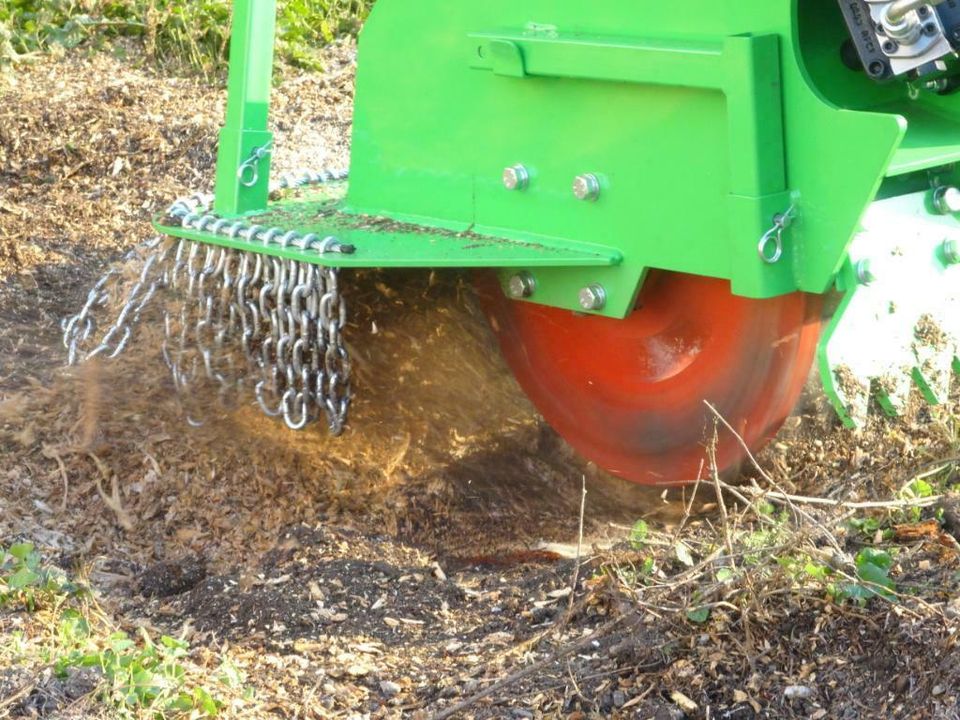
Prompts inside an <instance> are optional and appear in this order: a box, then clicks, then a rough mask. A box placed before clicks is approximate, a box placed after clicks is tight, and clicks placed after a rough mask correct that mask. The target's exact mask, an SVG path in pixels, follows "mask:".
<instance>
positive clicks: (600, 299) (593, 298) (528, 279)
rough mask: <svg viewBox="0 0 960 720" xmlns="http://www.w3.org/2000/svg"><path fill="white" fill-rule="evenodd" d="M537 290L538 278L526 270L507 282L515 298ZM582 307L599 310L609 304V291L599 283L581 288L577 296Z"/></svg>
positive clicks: (530, 295)
mask: <svg viewBox="0 0 960 720" xmlns="http://www.w3.org/2000/svg"><path fill="white" fill-rule="evenodd" d="M536 291H537V280H536V278H535V277H534V276H533V275H532V274H530V273H528V272H526V271H523V272H519V273H517V274H516V275H513V276H512V277H511V278H510V280H509V281H508V282H507V293H508V294H509V295H510V297H511V298H513V299H514V300H527V299H529V298H531V297H533V294H534V293H535V292H536ZM577 301H578V302H579V304H580V307H581V308H582V309H583V310H584V311H586V312H598V311H600V310H603V308H604V307H605V306H606V304H607V291H606V289H605V288H604V287H603V285H600V284H599V283H591V284H590V285H587V286H586V287H585V288H583V289H582V290H580V293H579V295H578V297H577Z"/></svg>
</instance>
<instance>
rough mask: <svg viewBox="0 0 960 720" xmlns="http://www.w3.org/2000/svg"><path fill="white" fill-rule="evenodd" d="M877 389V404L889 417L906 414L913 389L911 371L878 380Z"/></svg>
mask: <svg viewBox="0 0 960 720" xmlns="http://www.w3.org/2000/svg"><path fill="white" fill-rule="evenodd" d="M876 388H877V391H876V397H877V403H878V404H879V405H880V407H881V408H883V411H884V412H885V413H886V414H887V415H889V416H891V417H898V416H900V415H903V414H905V413H906V411H907V404H908V401H909V400H910V391H911V389H912V388H913V380H912V378H911V376H910V373H909V371H904V372H900V373H894V374H892V375H889V376H887V377H882V378H877V380H876Z"/></svg>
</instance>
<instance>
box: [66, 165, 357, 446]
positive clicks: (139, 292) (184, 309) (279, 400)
mask: <svg viewBox="0 0 960 720" xmlns="http://www.w3.org/2000/svg"><path fill="white" fill-rule="evenodd" d="M344 178H346V172H341V171H332V172H321V173H305V174H303V175H299V176H288V177H285V178H283V179H282V180H281V181H280V183H279V185H278V187H279V188H281V189H282V188H298V187H304V186H306V185H313V184H322V183H328V182H332V181H334V180H341V179H344ZM211 204H212V198H211V197H210V196H206V195H194V196H191V197H189V198H186V199H182V200H178V201H177V202H176V203H174V204H173V205H172V206H171V208H170V210H169V215H170V216H171V217H175V218H178V219H179V220H180V222H181V223H182V224H183V226H184V227H191V228H196V229H200V230H205V231H207V232H211V233H216V234H222V235H224V236H227V237H231V238H238V237H240V238H243V239H246V240H248V241H250V242H260V243H261V244H263V245H275V246H280V247H287V246H293V247H298V248H301V249H304V250H314V251H316V252H318V253H332V252H340V253H350V252H354V248H353V246H350V245H345V244H342V243H340V242H339V241H338V240H337V239H336V238H333V237H328V238H323V239H321V238H319V237H318V236H316V235H311V234H308V235H301V234H299V233H296V232H292V231H289V232H288V231H283V230H281V229H279V228H266V227H261V226H257V225H247V224H245V223H243V222H241V221H226V220H224V219H222V218H218V217H216V216H215V215H213V214H212V213H211V212H210V206H211ZM127 259H128V261H129V263H128V264H129V265H134V264H137V266H138V267H140V268H141V270H140V272H139V274H138V276H137V277H136V278H135V280H134V281H133V282H132V283H129V282H124V274H123V272H122V271H121V270H118V269H111V270H109V271H108V272H107V273H106V274H105V275H104V276H103V277H102V278H100V280H99V281H98V282H97V283H96V284H95V285H94V287H93V288H92V289H91V291H90V292H89V294H88V296H87V300H86V303H85V304H84V306H83V308H82V309H81V310H80V312H79V313H77V314H76V315H74V316H73V317H71V318H68V319H66V320H64V322H63V331H64V336H63V342H64V346H65V347H66V348H67V360H68V362H69V363H70V364H71V365H73V364H76V363H78V362H82V361H84V360H87V359H90V358H92V357H96V356H99V355H105V356H106V357H109V358H116V357H118V356H119V355H120V354H121V353H122V352H123V351H124V350H125V349H126V348H127V347H129V346H130V341H131V338H133V336H134V335H135V332H136V329H137V327H138V325H139V324H140V322H141V320H142V319H143V315H144V311H145V310H146V309H147V308H148V306H150V305H151V301H152V300H154V298H155V297H156V296H157V295H158V294H159V295H162V297H163V301H162V303H161V316H162V320H163V331H164V340H163V344H162V348H161V349H162V355H163V359H164V362H165V363H166V365H167V367H168V368H169V370H170V373H171V376H172V378H173V383H174V386H175V387H176V389H177V390H178V392H179V393H180V394H181V396H182V397H190V396H192V395H193V394H194V393H192V392H191V390H192V388H193V386H194V385H195V383H197V382H198V381H201V380H206V381H207V382H211V383H213V385H214V387H216V388H217V389H218V392H219V394H220V396H221V398H222V399H223V400H224V402H227V401H229V400H231V399H232V398H235V397H240V396H242V393H243V392H244V391H245V389H252V390H253V394H254V395H255V397H256V400H257V402H258V404H259V405H260V407H261V409H262V410H263V411H264V412H265V413H266V414H267V415H269V416H271V417H282V418H283V419H284V421H285V422H286V424H287V425H288V426H289V427H290V428H292V429H295V430H300V429H303V428H304V427H306V426H307V424H309V423H310V422H311V421H313V420H315V419H317V418H318V417H320V416H321V415H323V416H325V417H326V420H327V424H328V425H329V428H330V431H331V433H333V434H334V435H339V434H340V433H342V432H343V429H344V426H345V423H346V418H347V411H348V408H349V405H350V358H349V355H348V353H347V349H346V347H345V346H344V344H343V335H342V333H343V328H344V326H345V325H346V321H347V306H346V303H345V302H344V300H343V297H342V295H341V293H340V286H339V273H338V271H337V269H336V268H330V267H326V266H320V265H315V264H313V263H308V262H303V261H298V260H285V259H279V258H274V257H269V256H265V255H263V254H261V253H257V252H252V251H246V250H236V249H231V248H224V247H219V246H214V245H206V244H201V243H196V242H192V241H190V240H179V241H177V240H173V239H169V238H154V239H153V240H151V241H149V242H148V243H145V244H144V245H143V246H141V247H140V248H137V249H136V250H134V251H133V252H132V253H131V254H130V255H129V256H128V258H127ZM160 291H163V292H162V293H161V292H160ZM121 296H122V300H121V301H120V303H119V306H120V311H119V313H118V314H117V316H116V318H115V319H114V321H113V323H112V324H111V325H110V326H109V328H108V329H107V330H106V332H104V333H103V334H102V336H101V338H100V340H99V341H95V340H94V337H95V336H96V335H97V332H98V325H97V320H96V313H97V311H99V310H101V309H103V308H106V307H107V306H109V305H111V302H112V301H113V300H115V299H116V298H120V297H121ZM91 345H92V348H91V349H89V350H86V349H85V348H88V347H91ZM237 348H239V350H240V351H241V352H240V358H241V359H239V360H238V357H237V354H236V353H234V352H231V350H236V349H237ZM251 376H252V377H253V381H252V382H251V380H250V378H251ZM188 421H190V422H191V423H193V424H196V421H194V420H193V419H192V418H190V417H189V415H188Z"/></svg>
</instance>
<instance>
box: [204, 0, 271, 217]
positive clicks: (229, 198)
mask: <svg viewBox="0 0 960 720" xmlns="http://www.w3.org/2000/svg"><path fill="white" fill-rule="evenodd" d="M276 21H277V4H276V0H235V2H234V5H233V31H232V34H231V36H230V74H229V79H228V83H227V116H226V122H225V124H224V127H223V129H222V130H221V131H220V145H219V148H218V151H217V181H216V191H215V195H216V197H215V200H214V211H215V212H216V213H217V214H219V215H221V216H223V217H236V216H238V215H244V214H246V213H250V212H257V211H262V210H264V209H265V208H266V207H267V200H268V195H269V187H270V153H271V150H272V147H273V135H272V133H270V132H269V131H268V130H267V120H268V116H269V111H270V86H271V82H272V78H273V41H274V30H275V27H276Z"/></svg>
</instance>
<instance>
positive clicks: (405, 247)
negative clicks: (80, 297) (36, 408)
mask: <svg viewBox="0 0 960 720" xmlns="http://www.w3.org/2000/svg"><path fill="white" fill-rule="evenodd" d="M275 14H276V8H275V0H235V3H234V14H233V34H232V40H231V47H230V71H229V94H228V100H227V110H226V122H225V125H224V128H223V130H222V132H221V134H220V141H219V150H218V162H217V172H216V184H215V193H214V194H213V195H211V196H202V195H197V196H194V197H191V198H187V199H185V200H181V201H178V202H177V203H176V204H175V205H173V206H172V207H171V208H170V210H169V211H168V212H167V213H166V214H164V215H163V216H162V217H158V218H157V219H156V221H155V225H156V229H157V231H158V232H159V233H160V234H161V237H160V238H159V239H157V240H155V241H153V242H152V243H151V244H150V245H149V246H147V247H146V249H145V250H144V251H143V252H144V258H145V261H144V265H143V269H142V273H141V274H140V276H139V277H138V278H137V279H136V282H134V283H132V287H127V288H126V289H125V292H126V293H127V294H126V295H125V298H126V300H125V302H124V303H123V309H122V311H121V313H120V317H119V318H118V319H117V320H116V322H115V323H113V324H112V325H111V326H110V327H109V329H108V330H107V332H106V335H105V336H104V337H103V338H102V340H100V341H94V340H91V338H93V337H94V335H96V334H97V333H95V332H94V331H95V326H96V323H95V322H94V320H93V311H94V310H95V309H96V308H97V307H99V306H103V305H105V304H106V298H107V296H108V295H109V294H110V292H111V281H110V280H109V279H108V278H105V279H104V281H101V283H100V284H98V286H97V287H96V288H94V290H93V291H92V292H91V295H90V297H89V299H88V302H87V306H86V307H85V308H84V310H83V312H81V313H80V314H79V315H78V316H76V317H74V318H72V319H71V320H70V321H68V322H67V323H66V324H65V329H66V337H65V341H66V344H67V346H68V348H69V349H70V354H71V359H72V360H74V361H76V360H78V359H82V358H83V357H87V356H90V355H96V354H102V355H107V356H114V355H117V354H119V353H120V352H121V351H122V350H123V348H124V346H125V345H126V344H127V340H128V339H129V337H130V335H131V333H133V332H135V329H134V325H135V321H136V320H137V319H138V318H139V316H140V314H141V312H142V311H143V310H144V309H145V307H146V306H147V304H148V301H150V300H151V298H153V297H154V296H155V295H157V294H158V292H159V291H161V290H163V291H166V290H170V289H172V290H175V291H176V292H177V293H179V295H180V296H182V297H184V298H187V300H186V301H184V302H183V303H182V304H181V305H180V307H179V310H177V311H171V310H169V308H168V309H167V310H166V311H165V313H164V323H165V343H164V348H163V354H164V358H165V359H166V361H167V363H168V365H169V366H170V368H171V369H172V371H173V377H174V381H175V383H176V384H177V385H178V386H186V385H187V384H188V383H189V380H190V378H191V377H193V376H194V375H195V374H198V373H205V374H206V375H207V376H209V377H213V378H214V379H216V380H218V381H220V382H221V383H224V384H226V383H230V382H233V380H234V378H235V377H237V376H239V375H240V374H241V373H239V372H238V371H237V369H236V368H235V367H233V366H232V365H231V366H230V367H229V368H228V367H226V366H225V365H224V364H223V363H222V362H221V361H220V360H219V359H218V354H217V353H216V348H217V347H219V346H220V345H222V344H223V343H226V342H228V341H231V342H234V343H235V344H236V345H238V346H240V347H242V348H243V351H244V353H243V355H242V357H245V358H246V359H245V362H247V363H249V365H250V368H252V369H253V371H254V377H255V380H254V381H253V382H252V383H250V387H251V390H252V391H255V396H256V400H257V401H258V402H259V403H260V405H261V406H262V407H263V409H264V411H265V412H267V413H269V414H271V415H276V416H280V417H282V418H283V419H284V420H285V421H286V422H287V424H288V425H290V426H291V427H294V428H299V427H303V426H304V425H306V424H307V423H308V422H310V421H311V420H314V419H318V418H322V419H325V420H326V421H327V422H328V423H329V425H330V428H331V430H332V431H333V432H334V433H338V432H340V431H341V430H342V429H343V426H344V422H345V417H346V411H347V408H348V405H349V400H350V364H349V357H348V353H347V351H346V349H345V346H344V344H343V329H344V326H345V323H346V321H347V316H346V308H347V304H346V301H345V300H344V299H343V296H344V295H347V296H349V289H348V288H344V287H342V286H341V283H340V275H339V272H338V271H339V270H340V269H341V268H398V269H400V268H460V269H465V270H469V271H470V273H471V277H473V278H475V285H476V287H477V290H478V294H479V297H480V301H481V305H482V307H483V309H484V312H485V313H486V315H487V317H488V318H489V321H490V323H491V326H492V329H493V331H494V333H495V334H496V336H497V338H498V340H499V344H500V346H501V349H502V352H503V355H504V357H505V358H506V361H507V363H508V365H509V366H510V368H511V369H512V371H513V372H514V374H515V375H516V378H517V380H518V381H519V384H520V385H521V386H522V388H523V389H524V391H525V392H526V393H527V394H528V395H529V397H530V399H531V400H532V401H533V403H534V404H535V405H536V407H537V408H538V410H539V411H540V412H541V413H542V415H543V416H544V418H545V419H546V420H547V421H548V422H549V423H550V424H551V425H552V426H553V427H554V428H556V430H557V431H558V432H559V433H560V434H561V435H562V436H563V437H564V438H566V440H567V441H568V442H569V443H570V444H571V445H572V446H573V447H574V448H575V449H577V450H578V451H579V452H580V453H581V454H582V455H583V456H585V457H586V458H588V459H590V460H592V461H594V462H595V463H596V464H597V465H599V466H600V467H602V468H603V469H605V470H607V471H609V472H610V473H613V474H614V475H617V476H620V477H622V478H625V479H628V480H631V481H635V482H638V483H643V484H664V485H671V484H680V483H684V482H690V481H693V480H695V479H696V478H697V476H698V474H699V473H700V472H701V469H702V467H703V458H704V456H705V445H706V442H707V438H708V432H707V428H708V426H711V425H712V417H713V415H712V413H714V411H715V412H716V414H718V415H720V416H722V417H723V418H724V419H725V420H726V421H727V422H728V423H729V424H730V426H731V427H732V428H733V429H734V430H735V431H736V432H735V433H726V434H723V433H721V436H720V438H719V441H718V444H717V446H716V448H715V453H716V461H717V465H718V467H719V469H720V470H726V469H730V468H734V467H736V466H737V465H738V464H739V463H741V462H742V460H743V459H744V456H745V451H746V448H750V449H751V450H755V449H758V448H759V447H761V446H762V445H763V444H764V443H766V442H768V441H769V440H770V439H771V438H772V437H773V436H774V434H775V433H776V432H777V431H778V430H779V428H780V426H781V424H782V423H783V422H784V420H785V419H786V418H787V417H788V415H789V414H790V413H791V412H792V411H793V410H794V407H795V405H796V404H797V402H798V398H799V397H800V394H801V391H802V390H803V388H804V386H805V384H806V381H807V378H808V376H809V375H810V372H811V369H812V368H813V367H814V363H816V367H817V368H818V369H819V372H820V375H821V377H822V381H823V385H824V389H825V392H826V395H827V397H828V398H829V400H830V401H831V403H832V404H833V406H834V407H835V408H836V411H837V413H838V414H839V416H840V418H841V419H842V421H843V423H845V424H846V425H848V426H850V427H857V426H861V425H862V424H863V423H864V422H865V420H866V418H867V415H868V412H877V411H880V412H885V413H887V414H890V415H897V414H902V413H903V412H905V410H906V408H907V406H908V403H914V402H916V398H917V397H921V398H923V399H925V400H926V401H929V402H930V403H945V402H947V401H948V399H949V395H950V391H951V383H952V381H953V379H954V378H953V376H954V375H955V374H957V373H960V357H958V339H960V303H958V300H960V223H958V215H957V214H958V213H960V172H958V167H957V163H958V162H960V94H955V91H956V90H958V89H960V60H958V56H960V0H940V1H937V2H934V1H929V2H922V1H921V0H689V1H688V2H684V3H668V2H660V1H655V0H595V1H594V2H589V3H588V2H580V1H577V0H484V2H473V1H471V0H378V2H377V3H376V5H375V7H374V8H373V11H372V13H371V15H370V17H369V19H368V21H367V22H366V24H365V26H364V28H363V30H362V33H361V35H360V39H359V49H358V61H357V63H358V70H357V80H356V104H355V115H354V120H353V135H352V145H351V162H350V168H349V172H348V171H346V170H324V171H317V172H307V173H303V174H301V175H295V176H289V177H284V178H282V179H280V180H279V181H278V182H276V183H271V179H270V176H271V172H270V166H271V157H272V151H273V149H274V139H273V136H272V134H271V132H270V131H269V130H268V110H269V96H270V89H271V79H272V63H273V45H274V24H275ZM231 373H233V374H231ZM248 377H249V376H248ZM247 382H249V380H248V381H247ZM253 395H254V393H253V392H251V395H250V397H251V399H252V398H253ZM707 403H709V404H710V406H708V405H707ZM711 406H712V407H711ZM738 436H739V437H738ZM741 440H742V441H743V443H742V444H741Z"/></svg>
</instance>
